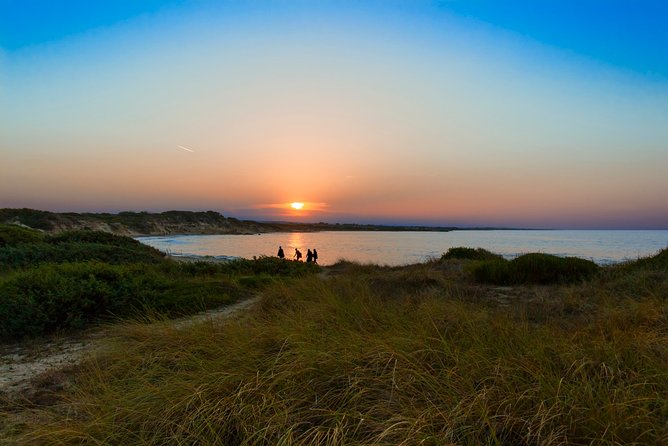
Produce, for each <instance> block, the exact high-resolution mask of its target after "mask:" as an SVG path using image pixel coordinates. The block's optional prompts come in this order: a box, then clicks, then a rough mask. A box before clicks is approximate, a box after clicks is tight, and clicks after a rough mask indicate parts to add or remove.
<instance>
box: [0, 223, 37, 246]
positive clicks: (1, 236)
mask: <svg viewBox="0 0 668 446" xmlns="http://www.w3.org/2000/svg"><path fill="white" fill-rule="evenodd" d="M41 240H42V234H41V233H40V232H39V231H35V230H33V229H27V228H22V227H21V226H16V225H1V224H0V248H4V247H6V246H16V245H21V244H25V243H39V242H40V241H41Z"/></svg>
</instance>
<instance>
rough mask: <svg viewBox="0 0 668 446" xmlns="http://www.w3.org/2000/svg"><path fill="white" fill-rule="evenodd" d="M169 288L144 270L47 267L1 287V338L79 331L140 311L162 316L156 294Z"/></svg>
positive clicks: (163, 278) (87, 265) (163, 280)
mask: <svg viewBox="0 0 668 446" xmlns="http://www.w3.org/2000/svg"><path fill="white" fill-rule="evenodd" d="M170 285H171V281H170V279H168V278H167V277H166V276H163V275H160V274H158V273H157V272H156V271H155V270H154V269H151V268H148V267H147V265H143V264H137V265H130V266H118V265H108V264H104V263H99V262H90V263H65V264H58V265H54V264H46V265H42V266H39V267H36V268H31V269H29V270H26V271H21V272H17V273H14V274H12V275H10V276H9V277H7V278H6V279H5V280H4V281H3V282H2V283H1V284H0V338H16V337H21V336H25V335H30V336H32V335H41V334H45V333H48V332H51V331H54V330H62V329H76V328H83V327H84V326H86V325H87V324H89V323H90V322H92V321H94V320H98V319H101V318H104V317H109V316H111V315H116V316H121V315H128V314H131V313H133V312H135V311H137V310H138V309H145V308H153V309H156V310H159V311H161V310H165V308H164V305H163V304H162V302H161V301H160V300H161V298H160V293H161V292H163V291H165V290H166V289H167V288H169V286H170Z"/></svg>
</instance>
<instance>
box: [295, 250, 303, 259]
mask: <svg viewBox="0 0 668 446" xmlns="http://www.w3.org/2000/svg"><path fill="white" fill-rule="evenodd" d="M295 259H297V261H298V262H301V261H302V253H301V251H299V249H297V248H295Z"/></svg>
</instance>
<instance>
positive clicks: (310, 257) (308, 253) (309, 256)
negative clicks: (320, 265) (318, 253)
mask: <svg viewBox="0 0 668 446" xmlns="http://www.w3.org/2000/svg"><path fill="white" fill-rule="evenodd" d="M312 261H313V253H312V252H311V250H310V249H309V250H307V251H306V263H311V262H312Z"/></svg>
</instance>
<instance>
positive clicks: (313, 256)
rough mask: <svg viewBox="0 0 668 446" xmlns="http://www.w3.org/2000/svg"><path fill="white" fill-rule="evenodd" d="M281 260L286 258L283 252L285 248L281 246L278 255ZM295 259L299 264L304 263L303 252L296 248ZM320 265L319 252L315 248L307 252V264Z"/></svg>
mask: <svg viewBox="0 0 668 446" xmlns="http://www.w3.org/2000/svg"><path fill="white" fill-rule="evenodd" d="M276 255H277V256H278V258H279V259H284V258H285V252H283V247H282V246H279V247H278V254H276ZM292 257H293V258H294V259H296V260H297V261H298V262H301V261H302V252H301V251H300V250H299V249H298V248H295V255H294V256H292ZM311 262H313V263H318V250H317V249H315V248H313V251H311V250H310V249H308V250H306V263H311Z"/></svg>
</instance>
